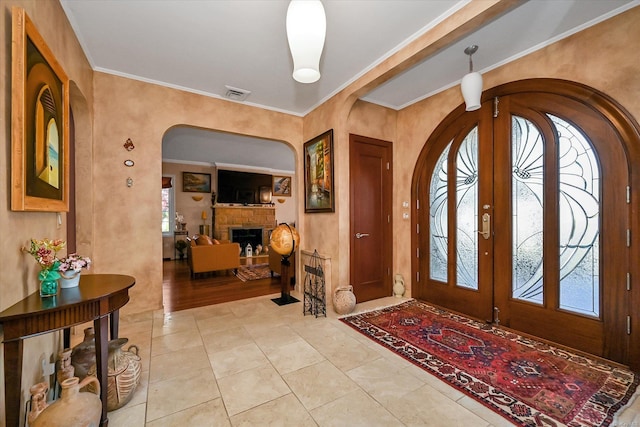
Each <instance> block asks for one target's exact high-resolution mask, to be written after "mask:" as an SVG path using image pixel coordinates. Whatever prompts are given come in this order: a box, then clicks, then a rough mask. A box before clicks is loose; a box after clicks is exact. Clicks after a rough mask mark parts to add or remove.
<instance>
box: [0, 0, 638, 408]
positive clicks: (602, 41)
mask: <svg viewBox="0 0 640 427" xmlns="http://www.w3.org/2000/svg"><path fill="white" fill-rule="evenodd" d="M471 3H472V4H471V5H469V6H468V7H466V8H464V9H463V10H462V11H460V12H459V13H458V14H456V15H455V16H454V17H453V18H452V19H449V20H446V21H445V22H443V23H442V24H441V25H440V26H438V27H437V28H435V29H434V30H431V31H430V32H429V33H428V34H426V35H425V36H424V37H420V38H419V39H418V40H417V41H416V42H415V43H412V44H411V45H409V46H408V47H407V48H405V49H403V50H402V51H400V52H399V53H398V54H396V55H394V56H393V57H392V58H390V59H389V60H387V61H385V62H384V63H382V64H381V65H380V66H378V67H376V68H375V69H374V70H371V71H370V72H369V73H367V74H366V75H364V76H363V77H362V78H360V79H358V81H356V82H355V83H353V84H352V85H351V86H349V87H348V88H347V89H345V90H343V91H342V92H341V93H339V94H338V95H336V96H335V97H334V98H332V99H331V100H329V101H327V102H326V103H325V104H323V105H322V106H320V107H319V108H317V109H316V110H314V111H313V112H311V113H310V114H309V115H307V116H306V117H305V118H304V119H303V118H300V117H295V116H290V115H286V114H282V113H277V112H272V111H266V110H261V109H258V108H253V107H249V106H246V105H243V104H239V103H233V102H229V101H224V100H218V99H212V98H208V97H204V96H200V95H195V94H191V93H186V92H181V91H178V90H174V89H168V88H164V87H160V86H155V85H152V84H148V83H142V82H138V81H133V80H129V79H125V78H121V77H116V76H112V75H107V74H102V73H92V72H91V70H90V68H89V65H88V63H87V61H86V59H85V57H84V55H83V53H82V51H81V49H80V47H79V45H78V43H77V40H76V39H75V36H74V35H73V33H72V31H71V29H70V26H69V25H68V23H67V21H66V18H65V16H64V13H63V12H62V10H61V8H60V6H59V4H58V2H56V1H53V0H44V1H35V0H34V1H8V0H0V6H1V7H0V10H1V11H2V13H3V22H4V23H5V24H6V23H9V22H10V6H11V5H13V4H18V5H21V6H23V7H25V9H26V10H27V13H28V14H29V16H30V17H31V19H32V20H33V21H34V22H35V25H36V27H38V29H39V30H40V32H41V33H42V35H43V37H44V39H45V40H47V42H48V44H49V46H50V48H51V49H52V50H53V52H54V54H55V55H56V57H57V58H58V60H59V61H60V63H61V64H62V67H63V68H64V69H65V71H66V72H67V73H68V75H69V76H70V78H71V79H72V81H73V82H72V84H71V89H72V106H73V108H74V115H75V121H76V133H77V134H78V135H77V141H76V144H77V148H78V154H77V162H78V165H77V174H78V182H79V185H78V193H77V195H76V200H77V203H78V230H77V231H78V239H79V242H78V243H79V244H78V248H79V250H80V251H81V252H82V253H83V254H88V255H90V256H91V257H92V258H93V259H94V268H93V270H92V271H93V272H95V273H107V272H108V273H123V274H130V275H132V276H134V277H136V281H137V283H136V286H134V288H133V289H132V292H131V301H130V303H129V304H128V305H127V306H126V307H125V309H124V310H123V311H124V312H140V311H144V310H150V309H158V308H160V307H161V306H162V265H161V263H162V261H161V260H162V241H161V239H160V238H159V233H158V225H159V223H160V198H159V195H158V193H159V192H158V183H159V181H160V177H161V175H162V153H161V149H162V148H161V147H162V145H161V141H162V137H163V135H164V133H165V132H166V131H167V130H168V129H169V128H171V127H172V126H175V125H189V126H196V127H201V128H206V129H213V130H220V131H224V132H232V133H239V134H244V135H249V136H255V137H259V138H267V139H272V140H276V141H282V142H284V143H287V144H289V145H290V146H291V147H292V149H293V150H294V152H295V153H296V154H295V155H296V172H297V173H296V178H295V184H296V185H295V186H294V191H296V192H297V194H300V195H301V197H302V192H303V188H304V187H303V181H302V180H303V174H302V173H300V171H301V170H302V162H303V159H302V158H301V156H300V151H301V147H302V144H303V142H304V141H306V140H309V139H310V138H312V137H314V136H316V135H319V134H321V133H322V132H324V131H326V130H328V129H334V144H335V147H334V150H335V153H334V155H335V157H334V160H335V164H334V166H335V177H334V181H335V186H336V213H334V214H328V213H327V214H312V215H305V214H304V203H303V200H302V199H300V200H299V203H298V204H297V207H296V210H297V215H296V216H297V218H298V219H299V221H298V224H297V228H298V230H299V231H300V233H301V238H302V239H301V240H302V245H301V246H302V248H303V249H308V250H311V251H313V249H318V251H319V252H320V253H321V254H323V255H327V256H329V257H331V258H332V263H331V266H332V267H331V270H332V271H331V274H332V277H333V282H334V287H335V286H336V285H340V284H344V283H348V280H349V263H348V260H349V241H350V239H349V186H348V182H349V171H348V165H349V150H348V139H349V133H351V132H353V133H356V134H360V135H365V136H368V137H372V138H379V139H383V140H390V141H392V142H393V147H394V148H393V156H394V196H393V203H394V208H393V209H394V211H393V214H394V221H393V223H394V242H393V244H394V266H393V271H394V273H397V272H399V273H402V274H403V275H404V276H405V281H406V285H407V286H408V287H410V285H411V279H410V274H409V273H410V263H411V253H410V245H409V243H408V242H409V241H410V236H411V226H410V221H406V220H402V218H401V214H400V212H401V211H402V210H401V202H402V201H405V200H411V177H412V174H413V169H414V167H415V162H416V159H417V157H418V154H419V153H420V150H421V149H422V147H423V145H424V142H425V141H426V140H427V138H428V137H429V134H430V132H431V131H432V130H433V129H434V127H435V126H436V125H437V124H438V123H439V122H440V121H441V120H442V118H443V117H445V116H446V115H447V114H448V113H449V112H450V111H451V110H453V109H454V108H455V107H456V106H458V105H459V104H460V103H461V102H462V97H461V96H460V93H459V90H458V88H452V89H450V90H448V91H445V92H443V93H441V94H438V95H436V96H433V97H431V98H429V99H426V100H424V101H422V102H420V103H418V104H416V105H414V106H411V107H409V108H406V109H404V110H403V111H400V112H397V113H396V112H391V111H389V110H387V109H384V108H381V107H376V106H372V105H369V104H367V103H364V102H356V99H357V97H358V96H359V95H360V94H364V93H366V90H367V88H370V87H374V86H375V84H377V83H379V82H381V81H384V80H385V79H388V78H389V77H390V76H392V75H393V74H394V73H395V71H394V67H397V68H398V69H401V68H403V67H406V66H407V65H410V64H411V63H412V62H414V61H415V58H419V57H420V56H421V55H424V54H425V53H428V52H429V51H430V50H432V49H435V48H436V47H437V46H438V44H439V43H441V42H442V41H446V40H450V39H451V38H452V37H454V36H459V35H460V34H461V32H468V31H472V30H473V26H474V25H479V24H480V22H481V21H482V20H483V19H489V17H490V16H491V15H492V14H494V13H496V10H495V9H491V5H492V4H493V2H471ZM474 17H480V18H481V19H479V20H478V19H476V20H474V21H473V24H472V25H464V26H463V25H462V24H465V23H467V22H471V20H472V18H474ZM637 22H640V8H635V9H633V10H631V11H629V12H627V13H625V14H624V15H622V16H619V17H615V18H613V19H611V20H610V21H608V22H605V23H603V24H600V25H598V26H596V27H594V28H592V29H588V30H586V31H584V32H582V33H580V34H578V35H576V36H574V37H571V38H569V39H567V40H564V41H561V42H558V43H556V44H554V45H552V46H549V47H547V48H545V49H543V50H541V51H539V52H535V53H533V54H531V55H529V56H527V57H525V58H522V59H520V60H518V61H516V62H514V63H511V64H508V65H505V66H503V67H501V68H499V69H497V70H494V71H492V72H489V73H487V74H486V75H485V76H484V78H485V88H490V87H493V86H496V85H499V84H502V83H505V82H509V81H513V80H518V79H524V78H531V77H556V78H566V79H570V80H574V81H578V82H582V83H584V84H587V85H590V86H592V87H594V88H596V89H599V90H601V91H603V92H605V93H607V94H609V95H610V96H612V97H613V98H614V99H616V100H617V101H618V102H619V103H620V104H622V105H623V106H624V107H625V108H626V109H627V110H629V111H630V112H631V114H632V115H633V116H635V117H640V80H639V79H638V77H637V76H638V75H640V65H639V64H640V63H639V62H638V61H637V55H634V54H633V52H637V51H638V50H639V49H638V47H639V44H640V29H639V28H638V26H637ZM634 24H635V25H634ZM463 27H464V28H463ZM2 34H3V36H4V38H3V39H2V43H3V44H2V54H1V55H0V61H1V62H0V82H2V85H1V86H0V97H1V98H2V106H3V108H2V120H1V121H0V129H1V130H2V134H3V136H4V138H2V142H1V143H2V144H4V153H5V155H4V156H0V168H2V170H4V171H5V173H3V174H0V188H4V189H5V197H3V198H2V199H0V203H1V205H0V226H1V227H2V232H1V233H0V244H1V245H2V246H1V247H2V248H4V251H3V256H2V258H0V267H2V270H3V275H2V276H1V277H2V279H0V280H2V282H1V286H0V309H5V308H7V307H9V306H10V305H12V304H13V303H15V302H16V301H18V300H20V299H21V298H23V297H24V296H26V295H28V294H29V293H31V292H34V291H35V290H36V286H37V284H36V281H35V274H36V266H35V262H34V261H33V260H32V259H29V258H27V257H26V256H24V255H23V254H21V253H20V251H19V248H20V246H22V245H24V244H26V243H27V242H28V240H29V239H30V238H31V237H52V238H53V237H60V238H64V236H65V229H66V223H65V222H63V224H62V226H61V227H59V228H58V227H57V225H56V215H55V214H54V213H23V212H11V211H10V210H9V206H8V201H9V196H8V194H7V190H8V188H9V182H8V179H9V173H8V171H9V162H8V161H9V158H10V143H9V141H10V135H11V132H10V126H9V124H10V122H11V120H10V111H11V108H10V106H11V98H10V78H9V75H8V73H10V59H11V56H10V39H11V37H10V26H9V25H3V26H2ZM127 138H131V139H132V140H133V141H134V143H135V145H136V149H135V150H133V151H132V152H127V151H126V150H125V149H124V148H123V144H124V142H125V141H126V139H127ZM127 158H131V159H132V160H134V161H135V166H134V167H133V168H126V167H125V166H124V165H123V163H122V162H123V161H124V160H125V159H127ZM128 177H131V178H133V180H134V184H133V186H132V187H130V188H129V187H127V185H126V179H127V178H128ZM63 218H64V215H63ZM12 248H13V249H12ZM56 336H57V335H56V334H53V335H46V336H44V337H41V338H38V339H30V340H27V342H26V344H25V372H24V374H23V389H24V390H27V389H28V387H29V386H30V385H31V384H33V383H35V382H37V381H39V380H40V379H39V378H38V376H37V372H38V370H37V369H36V368H35V365H36V364H37V363H38V358H39V357H43V358H51V357H52V355H53V353H54V352H56V349H57V346H58V341H57V338H56ZM25 394H26V393H25ZM0 402H4V391H3V390H1V389H0ZM2 405H4V403H2ZM22 407H24V405H22ZM0 412H3V411H0Z"/></svg>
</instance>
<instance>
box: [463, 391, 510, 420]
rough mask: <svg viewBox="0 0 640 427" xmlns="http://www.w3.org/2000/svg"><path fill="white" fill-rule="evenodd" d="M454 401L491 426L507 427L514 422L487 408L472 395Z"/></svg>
mask: <svg viewBox="0 0 640 427" xmlns="http://www.w3.org/2000/svg"><path fill="white" fill-rule="evenodd" d="M456 403H458V404H459V405H460V406H462V407H464V408H466V409H468V410H469V411H471V412H473V413H474V414H475V415H477V416H478V417H480V418H482V419H483V420H485V421H486V422H487V423H488V424H490V425H491V426H493V427H508V426H512V425H514V423H512V422H510V421H509V420H507V419H506V418H505V417H503V416H502V415H500V414H498V413H496V412H494V411H492V410H491V409H489V408H487V407H486V406H484V405H483V404H482V403H480V402H478V401H477V400H475V399H473V398H472V397H469V396H464V397H462V398H460V399H458V400H457V401H456Z"/></svg>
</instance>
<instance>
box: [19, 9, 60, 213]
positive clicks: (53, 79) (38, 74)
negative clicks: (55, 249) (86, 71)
mask: <svg viewBox="0 0 640 427" xmlns="http://www.w3.org/2000/svg"><path fill="white" fill-rule="evenodd" d="M11 15H12V33H11V37H12V43H11V44H12V51H11V54H12V56H11V58H12V59H11V77H12V81H11V210H14V211H46V212H67V211H68V210H69V78H68V77H67V75H66V74H65V72H64V70H63V69H62V67H61V66H60V64H59V63H58V61H57V60H56V58H55V57H54V56H53V53H52V52H51V50H50V49H49V47H48V46H47V44H46V43H45V41H44V39H43V38H42V36H41V35H40V33H39V32H38V30H37V29H36V27H35V26H34V25H33V22H31V20H30V19H29V17H28V16H27V14H26V13H25V11H24V9H22V8H19V7H13V8H12V10H11Z"/></svg>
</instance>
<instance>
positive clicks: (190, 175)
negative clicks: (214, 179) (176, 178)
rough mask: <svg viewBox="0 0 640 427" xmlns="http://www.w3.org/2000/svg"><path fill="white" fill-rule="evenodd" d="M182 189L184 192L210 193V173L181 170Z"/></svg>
mask: <svg viewBox="0 0 640 427" xmlns="http://www.w3.org/2000/svg"><path fill="white" fill-rule="evenodd" d="M182 191H184V192H186V193H211V174H210V173H197V172H182Z"/></svg>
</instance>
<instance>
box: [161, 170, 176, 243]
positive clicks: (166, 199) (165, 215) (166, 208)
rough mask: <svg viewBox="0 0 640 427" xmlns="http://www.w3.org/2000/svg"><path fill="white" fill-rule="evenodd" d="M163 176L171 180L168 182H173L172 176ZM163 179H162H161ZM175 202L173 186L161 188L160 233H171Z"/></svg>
mask: <svg viewBox="0 0 640 427" xmlns="http://www.w3.org/2000/svg"><path fill="white" fill-rule="evenodd" d="M163 178H170V180H171V181H169V182H173V181H174V179H173V177H166V176H163ZM163 181H164V180H163ZM175 211H176V208H175V203H174V191H173V187H168V188H163V189H162V234H166V235H169V234H171V235H172V234H173V227H172V224H173V218H174V216H175Z"/></svg>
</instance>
